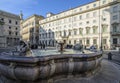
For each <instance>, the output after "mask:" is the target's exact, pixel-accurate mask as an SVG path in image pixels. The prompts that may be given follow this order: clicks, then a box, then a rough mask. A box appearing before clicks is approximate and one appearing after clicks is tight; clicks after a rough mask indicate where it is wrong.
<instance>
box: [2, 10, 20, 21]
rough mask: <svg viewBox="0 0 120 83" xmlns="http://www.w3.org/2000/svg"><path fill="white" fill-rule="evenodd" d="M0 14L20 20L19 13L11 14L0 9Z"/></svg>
mask: <svg viewBox="0 0 120 83" xmlns="http://www.w3.org/2000/svg"><path fill="white" fill-rule="evenodd" d="M0 16H3V17H4V16H5V17H9V18H14V19H17V20H20V17H19V15H15V14H12V13H9V12H6V11H2V10H0Z"/></svg>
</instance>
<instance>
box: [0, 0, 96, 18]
mask: <svg viewBox="0 0 120 83" xmlns="http://www.w3.org/2000/svg"><path fill="white" fill-rule="evenodd" d="M92 1H95V0H0V10H4V11H7V12H11V13H14V14H19V13H20V11H21V10H22V12H23V15H24V18H26V17H29V16H30V15H32V14H38V15H43V16H46V13H48V12H52V13H55V14H56V13H59V12H62V11H64V10H68V9H69V8H74V7H77V6H80V5H82V4H86V3H89V2H92Z"/></svg>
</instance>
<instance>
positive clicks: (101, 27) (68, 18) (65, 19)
mask: <svg viewBox="0 0 120 83" xmlns="http://www.w3.org/2000/svg"><path fill="white" fill-rule="evenodd" d="M39 24H40V28H39V43H44V44H46V45H52V46H55V45H56V43H58V42H60V41H63V42H64V43H66V44H71V45H74V44H76V43H77V42H78V41H79V43H81V44H83V45H84V46H86V47H90V46H91V45H95V46H96V47H97V48H100V47H103V48H104V49H111V48H113V47H115V46H116V47H119V46H120V3H119V2H118V1H117V0H100V1H99V0H97V1H94V2H91V3H88V4H85V5H82V6H79V7H76V8H73V9H70V10H67V11H63V12H61V13H59V14H51V13H49V14H47V18H45V19H43V20H40V21H39Z"/></svg>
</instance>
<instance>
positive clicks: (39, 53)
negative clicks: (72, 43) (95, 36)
mask: <svg viewBox="0 0 120 83" xmlns="http://www.w3.org/2000/svg"><path fill="white" fill-rule="evenodd" d="M84 53H85V54H89V53H93V52H91V51H88V50H84ZM60 54H83V52H82V51H76V50H73V49H64V51H63V52H59V51H58V50H55V49H52V50H51V49H49V50H39V49H37V50H32V56H47V55H60Z"/></svg>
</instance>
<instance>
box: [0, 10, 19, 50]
mask: <svg viewBox="0 0 120 83" xmlns="http://www.w3.org/2000/svg"><path fill="white" fill-rule="evenodd" d="M0 20H1V22H2V24H0V47H1V48H4V47H8V46H15V45H16V44H17V43H18V41H19V39H20V17H19V15H15V14H12V13H9V12H6V11H2V10H0Z"/></svg>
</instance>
